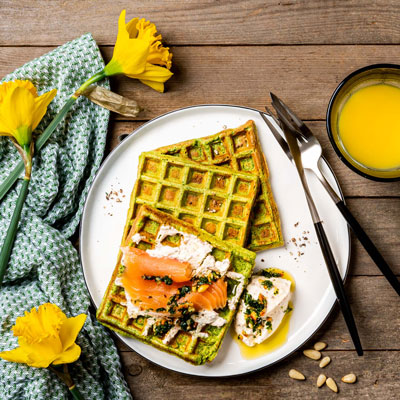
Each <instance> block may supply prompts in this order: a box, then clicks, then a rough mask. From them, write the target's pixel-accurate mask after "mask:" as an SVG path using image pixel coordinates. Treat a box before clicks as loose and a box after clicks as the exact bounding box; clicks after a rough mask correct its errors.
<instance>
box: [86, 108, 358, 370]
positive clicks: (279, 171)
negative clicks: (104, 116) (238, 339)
mask: <svg viewBox="0 0 400 400" xmlns="http://www.w3.org/2000/svg"><path fill="white" fill-rule="evenodd" d="M249 119H252V120H254V121H255V123H256V126H257V129H258V134H259V137H260V140H261V144H262V148H263V151H264V153H265V156H266V158H267V162H268V166H269V169H270V175H271V184H272V189H273V193H274V196H275V200H276V203H277V205H278V209H279V212H280V217H281V221H282V229H283V235H284V238H285V240H286V242H288V243H286V246H285V247H281V248H278V249H272V250H267V251H262V252H259V253H258V254H257V261H256V268H261V267H262V268H266V267H276V268H280V269H283V270H286V271H288V272H290V274H292V275H293V277H294V279H295V281H296V291H295V294H294V299H293V303H294V310H293V314H292V316H291V320H290V329H289V333H288V338H287V342H286V343H285V344H283V345H282V346H281V347H280V348H278V349H277V350H275V351H273V352H271V353H269V354H265V355H263V356H261V357H260V358H256V359H251V360H248V359H244V358H242V356H241V354H240V350H239V347H238V344H237V343H235V342H234V341H233V339H232V337H231V335H230V334H229V333H228V334H227V335H226V337H225V339H224V342H223V345H222V347H221V349H220V351H219V353H218V355H217V357H216V358H215V360H214V361H213V362H211V363H209V364H207V365H203V366H193V365H191V364H189V363H186V362H184V361H182V360H181V359H179V358H177V357H175V356H172V355H169V354H167V353H164V352H162V351H159V350H157V349H155V348H153V347H151V346H149V345H146V344H144V343H141V342H139V341H138V340H135V339H129V338H126V337H123V336H120V338H121V340H122V341H123V342H125V343H126V344H127V345H128V346H129V347H130V348H131V349H133V350H135V351H136V352H137V353H139V354H141V355H142V356H143V357H145V358H147V359H148V360H150V361H152V362H154V363H156V364H158V365H161V366H163V367H166V368H169V369H171V370H174V371H178V372H182V373H186V374H191V375H199V376H232V375H238V374H243V373H247V372H251V371H255V370H257V369H260V368H263V367H266V366H269V365H271V364H273V363H275V362H277V361H279V360H282V359H283V358H285V357H286V356H288V355H289V354H291V353H292V352H293V351H294V350H296V349H297V348H298V347H300V346H301V345H302V344H303V343H304V342H306V341H307V340H308V339H309V338H310V337H311V336H312V335H313V334H314V333H315V332H316V331H317V330H318V328H319V327H320V326H321V324H322V323H323V322H324V320H325V319H326V318H327V316H328V314H329V312H330V311H331V309H332V307H333V305H334V303H335V299H336V298H335V294H334V291H333V288H332V285H331V283H330V280H329V276H328V272H327V269H326V267H325V264H324V260H323V256H322V253H321V250H320V247H319V245H318V240H317V238H316V235H315V231H314V227H313V223H312V220H311V217H310V214H309V211H308V207H307V204H306V200H305V196H304V192H303V189H302V186H301V183H300V179H299V176H298V174H297V171H296V169H295V167H294V166H293V165H292V164H291V163H290V162H289V160H288V158H287V157H286V155H285V154H284V153H283V151H282V149H281V148H280V147H279V145H278V143H277V142H276V141H275V139H274V137H273V135H272V133H271V132H270V131H269V128H268V127H267V126H266V124H265V122H264V121H263V120H262V119H261V117H260V116H259V114H258V111H257V110H254V109H249V108H244V107H238V106H227V105H202V106H195V107H189V108H184V109H181V110H177V111H174V112H170V113H168V114H165V115H162V116H160V117H158V118H155V119H153V120H152V121H150V122H148V123H146V124H144V125H142V126H141V127H139V128H138V129H137V130H136V131H135V132H134V133H133V134H132V135H130V136H129V137H128V138H126V139H125V140H124V141H123V142H122V143H121V144H120V145H119V146H118V147H117V148H116V149H115V150H114V151H113V152H112V153H111V154H110V155H109V156H108V158H107V159H106V160H105V161H104V163H103V165H102V167H101V168H100V170H99V172H98V174H97V177H96V179H95V181H94V183H93V185H92V187H91V189H90V192H89V195H88V198H87V201H86V205H85V209H84V212H83V217H82V222H81V236H80V251H81V257H82V265H83V271H84V275H85V279H86V283H87V287H88V289H89V292H90V295H91V297H92V300H93V303H94V304H95V306H96V307H98V306H99V304H100V302H101V299H102V296H103V294H104V292H105V290H106V287H107V285H108V282H109V279H110V277H111V275H112V271H113V269H114V266H115V261H116V258H117V254H118V248H119V244H120V241H121V236H122V231H123V227H124V225H125V220H126V215H127V210H128V205H129V197H130V193H131V190H132V188H133V185H134V182H135V180H136V174H137V164H138V158H139V154H140V153H142V152H143V151H148V150H152V149H154V148H157V147H160V146H165V145H168V144H172V143H176V142H180V141H183V140H187V139H191V138H197V137H201V136H206V135H210V134H213V133H216V132H219V131H221V130H222V129H224V128H225V127H230V128H234V127H237V126H239V125H241V124H243V123H245V122H246V121H247V120H249ZM323 170H324V172H325V176H326V177H327V178H328V180H329V181H330V183H331V184H332V186H333V187H334V188H335V190H336V191H337V192H338V194H340V189H339V187H338V184H337V182H336V180H335V177H334V175H333V173H332V171H331V170H330V168H329V167H328V165H327V163H326V162H323ZM307 177H308V178H309V179H308V180H309V183H310V187H311V190H312V193H313V195H314V199H315V202H316V205H317V208H318V211H319V213H320V215H321V216H322V218H323V221H324V226H325V229H326V232H327V235H328V238H329V241H330V243H331V246H332V250H333V252H334V254H335V257H336V259H337V262H338V265H339V268H340V271H341V274H342V277H345V276H346V273H347V269H348V261H349V258H350V240H349V231H348V228H347V225H346V222H345V221H344V219H343V218H342V217H341V215H340V213H339V211H338V210H337V209H336V207H335V205H334V204H333V202H332V201H331V199H330V198H329V197H328V195H327V194H326V193H325V192H324V190H323V189H322V187H321V186H320V184H319V183H318V182H317V181H316V179H314V178H313V176H312V175H309V174H307ZM120 189H122V192H123V193H121V191H120ZM112 190H114V191H117V192H118V196H114V199H109V200H107V198H106V193H109V192H110V191H112ZM124 195H125V197H123V196H124ZM112 197H113V196H112ZM115 197H118V198H119V199H120V202H118V201H117V200H116V199H115ZM303 232H306V233H303ZM304 236H306V237H307V239H308V240H304V239H302V241H301V240H299V239H300V238H303V237H304ZM291 238H296V239H297V242H296V243H298V244H300V243H303V242H304V243H306V246H305V247H304V246H303V247H298V246H296V245H295V244H294V243H293V242H292V241H291ZM299 251H300V252H301V253H304V254H302V255H300V256H298V252H299ZM261 260H264V262H262V261H261Z"/></svg>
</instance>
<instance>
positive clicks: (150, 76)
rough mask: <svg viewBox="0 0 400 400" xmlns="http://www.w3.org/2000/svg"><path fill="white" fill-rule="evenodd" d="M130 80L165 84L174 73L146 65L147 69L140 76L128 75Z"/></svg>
mask: <svg viewBox="0 0 400 400" xmlns="http://www.w3.org/2000/svg"><path fill="white" fill-rule="evenodd" d="M127 75H128V76H129V77H130V78H136V79H140V80H145V81H155V82H165V81H167V80H168V79H169V78H171V76H172V75H173V73H172V72H171V71H170V70H169V69H167V68H164V67H159V66H158V65H152V64H146V69H145V70H144V71H143V72H142V73H140V74H127Z"/></svg>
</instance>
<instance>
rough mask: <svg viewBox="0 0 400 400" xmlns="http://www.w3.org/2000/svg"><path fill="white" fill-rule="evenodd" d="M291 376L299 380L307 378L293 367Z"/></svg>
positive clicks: (290, 372)
mask: <svg viewBox="0 0 400 400" xmlns="http://www.w3.org/2000/svg"><path fill="white" fill-rule="evenodd" d="M289 376H290V377H291V378H292V379H296V380H298V381H304V380H305V379H306V377H305V376H304V375H303V374H302V373H301V372H299V371H297V370H296V369H291V370H290V371H289Z"/></svg>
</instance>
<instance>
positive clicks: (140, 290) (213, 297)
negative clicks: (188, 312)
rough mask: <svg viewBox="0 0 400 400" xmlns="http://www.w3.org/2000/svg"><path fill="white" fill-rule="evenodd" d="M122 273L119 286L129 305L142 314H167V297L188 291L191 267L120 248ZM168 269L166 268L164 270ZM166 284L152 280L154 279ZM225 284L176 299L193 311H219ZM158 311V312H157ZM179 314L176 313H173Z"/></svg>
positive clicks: (224, 299) (221, 281) (225, 289)
mask: <svg viewBox="0 0 400 400" xmlns="http://www.w3.org/2000/svg"><path fill="white" fill-rule="evenodd" d="M121 250H122V251H123V253H124V258H123V264H124V266H125V269H124V272H123V273H122V276H121V281H122V285H123V287H124V289H125V291H126V293H127V294H128V295H129V297H130V298H131V300H132V302H133V303H134V304H135V305H137V306H138V307H140V308H141V309H146V310H149V309H151V310H154V311H157V310H160V309H163V310H162V311H167V310H168V309H169V307H170V305H171V304H169V302H170V299H171V297H173V296H175V295H178V294H179V290H180V289H181V288H182V287H183V286H188V287H189V288H190V290H192V286H193V283H192V282H191V281H190V277H191V272H192V267H191V265H190V264H189V263H182V262H180V261H178V260H174V259H169V258H166V257H163V258H158V257H152V256H150V255H149V254H148V253H146V252H145V251H143V250H140V249H136V248H133V247H123V248H122V249H121ZM168 266H170V268H169V269H168ZM166 276H167V277H169V278H171V279H170V280H163V281H161V280H159V279H158V280H156V279H155V277H158V278H163V277H166ZM227 297H228V294H227V284H226V282H225V281H224V279H223V278H220V279H219V280H218V281H216V282H214V283H212V284H211V285H210V286H209V287H208V288H207V289H206V290H205V291H203V292H190V293H188V294H186V295H184V296H183V297H182V298H181V299H179V303H180V304H183V303H191V304H192V305H193V307H194V308H195V309H196V311H200V310H204V309H205V310H213V309H217V308H222V307H224V306H225V304H226V301H227ZM160 311H161V310H160ZM177 312H178V313H179V310H177Z"/></svg>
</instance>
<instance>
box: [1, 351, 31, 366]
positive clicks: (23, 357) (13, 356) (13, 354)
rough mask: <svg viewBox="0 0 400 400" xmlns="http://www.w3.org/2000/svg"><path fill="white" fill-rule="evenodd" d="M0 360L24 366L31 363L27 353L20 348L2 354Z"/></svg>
mask: <svg viewBox="0 0 400 400" xmlns="http://www.w3.org/2000/svg"><path fill="white" fill-rule="evenodd" d="M0 358H2V359H3V360H6V361H12V362H16V363H23V364H26V363H27V362H28V361H29V359H28V356H27V354H26V352H25V351H24V350H22V349H21V348H20V347H17V348H16V349H13V350H9V351H3V352H1V353H0Z"/></svg>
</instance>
